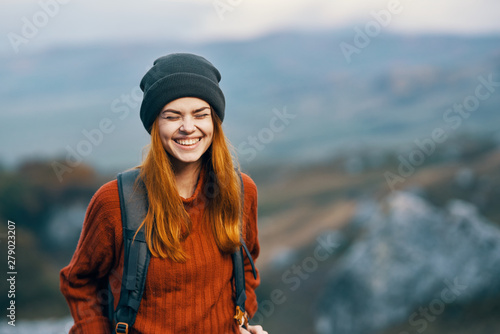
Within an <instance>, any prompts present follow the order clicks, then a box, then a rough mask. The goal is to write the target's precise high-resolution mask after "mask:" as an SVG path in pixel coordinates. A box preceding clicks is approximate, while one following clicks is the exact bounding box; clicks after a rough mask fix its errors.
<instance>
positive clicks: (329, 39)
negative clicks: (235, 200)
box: [0, 31, 500, 171]
mask: <svg viewBox="0 0 500 334" xmlns="http://www.w3.org/2000/svg"><path fill="white" fill-rule="evenodd" d="M354 38H355V32H354V31H331V32H323V33H292V32H288V33H280V34H274V35H270V36H266V37H261V38H258V39H253V40H246V41H232V42H220V43H210V44H203V45H182V44H179V43H172V42H158V43H156V44H153V43H143V44H116V45H112V44H111V45H109V44H106V45H86V46H68V47H64V48H62V47H60V48H56V49H50V50H45V51H40V52H38V53H31V54H28V53H26V54H22V53H20V54H19V55H16V56H12V57H6V56H4V58H3V59H2V62H3V64H4V66H3V67H2V68H0V97H1V99H2V111H1V124H2V131H1V132H0V140H1V141H2V143H7V142H8V143H9V144H8V145H2V147H1V148H0V163H3V164H7V165H12V164H14V163H17V162H18V161H19V160H20V159H23V158H26V157H28V156H29V157H32V156H40V157H44V158H47V157H48V158H54V159H55V158H56V157H59V158H63V159H65V158H67V159H69V160H71V159H73V161H81V162H83V163H87V164H92V165H95V166H97V167H98V168H99V169H100V170H113V171H114V170H117V169H123V168H127V167H130V166H132V165H135V164H138V163H139V162H140V160H141V148H142V147H143V146H145V145H146V144H147V143H148V141H149V136H148V135H147V133H146V132H145V131H144V130H143V129H142V126H141V123H140V121H139V117H138V110H139V103H140V100H141V93H140V91H139V90H138V83H139V81H140V79H141V77H142V75H143V74H144V73H145V71H146V70H147V69H148V68H149V67H150V66H151V65H152V62H153V60H154V59H155V58H157V57H159V56H161V55H164V54H166V53H170V52H194V53H199V54H201V55H204V56H206V57H207V58H208V59H210V60H211V61H212V62H213V63H214V64H215V65H216V66H217V67H218V68H220V70H221V73H222V82H221V85H222V88H223V90H224V92H225V95H226V99H227V118H226V120H225V123H224V126H225V129H226V132H227V135H228V136H229V138H230V139H231V141H232V143H233V145H234V146H235V147H236V149H237V151H238V154H239V158H240V161H241V163H242V164H244V165H251V164H256V163H263V162H267V163H268V162H280V161H281V162H283V161H287V162H294V163H297V164H301V163H308V162H310V161H313V160H314V161H315V160H320V159H325V158H330V157H332V156H333V155H335V154H336V153H337V152H338V151H339V150H341V149H343V150H346V149H347V150H349V149H351V148H353V147H360V146H366V145H371V146H387V145H390V146H395V145H396V146H397V145H400V144H403V143H406V144H408V143H409V144H410V145H411V143H412V142H413V141H414V140H415V139H419V138H424V137H429V136H431V135H432V132H433V131H434V129H436V128H444V129H445V130H446V131H447V133H449V134H451V133H454V132H459V131H464V130H468V131H481V132H482V131H490V130H494V129H496V128H497V125H496V124H497V121H498V110H497V109H498V108H497V107H498V105H499V103H500V92H499V91H498V90H499V89H498V88H499V87H498V86H492V87H489V88H490V90H491V91H488V90H484V89H482V90H481V92H482V93H483V94H486V93H488V94H489V95H488V98H486V99H484V100H478V105H477V106H474V105H471V108H473V109H474V110H473V112H472V113H471V116H470V117H467V118H464V117H463V116H460V119H458V118H457V117H458V114H456V113H455V114H453V115H451V114H449V115H448V118H450V117H451V116H454V117H455V118H454V120H455V121H453V122H452V121H449V122H446V121H445V120H444V118H445V113H446V112H447V109H449V108H452V107H453V105H454V104H456V103H465V102H469V103H474V101H475V100H470V101H468V100H467V98H468V97H470V96H472V97H473V96H474V95H475V93H476V88H477V87H478V85H480V84H481V82H482V81H481V79H479V77H481V78H483V79H482V80H488V78H489V77H490V78H491V80H492V81H493V82H498V81H500V76H499V73H500V37H499V36H484V37H452V36H433V35H425V36H402V35H389V34H384V33H382V34H381V35H379V36H375V37H373V38H371V40H370V43H369V44H368V45H367V46H366V47H363V48H358V51H359V52H358V53H354V54H352V55H351V57H350V58H351V59H350V60H351V61H350V63H349V62H348V61H347V59H346V57H345V56H344V54H343V52H342V50H341V48H340V45H341V43H343V42H344V43H349V44H352V45H356V44H355V42H354ZM287 115H288V116H287ZM103 119H108V120H109V121H105V122H108V123H109V122H110V123H109V124H110V125H108V126H109V129H107V130H108V133H104V132H103V131H100V130H99V127H100V124H101V122H102V121H103ZM459 121H460V124H459V125H458V126H457V124H458V122H459ZM452 126H456V127H452ZM93 130H96V131H100V132H101V134H102V136H100V135H99V134H98V133H97V132H96V131H93ZM69 152H72V153H69ZM75 152H76V153H75Z"/></svg>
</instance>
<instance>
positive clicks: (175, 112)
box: [162, 107, 210, 115]
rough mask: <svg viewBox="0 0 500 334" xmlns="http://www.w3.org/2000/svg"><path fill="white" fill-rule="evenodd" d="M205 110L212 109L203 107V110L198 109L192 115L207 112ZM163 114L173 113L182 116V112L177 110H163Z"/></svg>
mask: <svg viewBox="0 0 500 334" xmlns="http://www.w3.org/2000/svg"><path fill="white" fill-rule="evenodd" d="M205 109H210V107H201V108H198V109H195V110H193V111H192V113H193V114H196V113H198V112H200V111H203V110H205ZM162 112H171V113H174V114H178V115H180V114H181V112H180V111H178V110H175V109H165V110H163V111H162Z"/></svg>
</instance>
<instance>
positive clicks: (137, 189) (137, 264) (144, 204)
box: [114, 169, 151, 333]
mask: <svg viewBox="0 0 500 334" xmlns="http://www.w3.org/2000/svg"><path fill="white" fill-rule="evenodd" d="M139 172H140V170H139V169H133V170H130V171H126V172H123V173H120V174H118V177H117V181H118V193H119V196H120V209H121V214H122V226H123V250H124V264H123V276H122V287H121V291H120V300H119V302H118V306H117V308H116V310H115V312H114V321H115V323H116V328H115V331H116V333H128V330H129V328H131V327H132V326H133V324H134V322H135V318H136V315H137V312H138V310H139V305H140V303H141V299H142V294H143V292H144V286H145V284H146V274H147V271H148V265H149V260H150V258H151V254H150V252H149V249H148V246H147V244H146V237H145V234H144V229H141V230H140V231H139V232H137V234H136V231H137V229H138V228H139V226H140V224H141V223H142V221H143V220H144V218H145V217H146V214H147V212H148V201H147V195H146V187H145V186H144V183H143V182H142V181H141V180H140V179H139V178H138V177H139ZM136 181H137V182H136ZM134 236H135V238H134Z"/></svg>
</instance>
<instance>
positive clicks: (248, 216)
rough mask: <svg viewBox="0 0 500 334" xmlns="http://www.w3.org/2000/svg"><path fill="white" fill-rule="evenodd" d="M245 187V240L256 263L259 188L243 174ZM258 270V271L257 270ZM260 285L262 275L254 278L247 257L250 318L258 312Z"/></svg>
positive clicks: (248, 309) (247, 290) (246, 279)
mask: <svg viewBox="0 0 500 334" xmlns="http://www.w3.org/2000/svg"><path fill="white" fill-rule="evenodd" d="M242 178H243V185H244V189H245V207H244V213H245V214H244V223H245V224H244V236H245V237H244V238H245V243H246V245H247V247H248V250H249V251H250V255H251V256H252V259H253V261H254V262H256V260H257V257H258V256H259V252H260V245H259V239H258V228H257V186H256V185H255V183H254V182H253V180H252V179H251V178H250V177H249V176H248V175H246V174H243V173H242ZM256 270H257V269H256ZM259 284H260V274H259V271H258V270H257V278H254V276H253V273H252V265H251V264H250V261H249V260H248V258H247V257H245V288H246V294H247V301H246V303H245V308H246V311H247V312H248V314H249V315H250V318H252V317H253V316H254V314H255V312H257V308H258V304H257V296H256V294H255V289H256V288H257V287H258V286H259Z"/></svg>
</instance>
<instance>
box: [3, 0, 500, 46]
mask: <svg viewBox="0 0 500 334" xmlns="http://www.w3.org/2000/svg"><path fill="white" fill-rule="evenodd" d="M381 12H385V13H390V17H387V16H385V18H386V19H387V21H386V22H387V26H386V27H384V29H387V30H388V31H392V32H396V33H447V34H491V33H494V34H498V33H500V20H498V13H500V1H498V0H460V1H457V0H418V1H417V0H369V1H368V0H365V1H361V0H343V1H339V0H313V1H311V0H286V1H284V0H272V1H269V0H198V1H195V0H179V1H167V0H141V1H138V0H121V1H102V0H85V1H78V0H37V1H33V0H30V1H27V0H23V1H20V0H2V2H1V4H0V34H1V35H2V38H1V39H0V54H4V55H5V54H7V55H15V54H18V53H19V52H33V51H36V50H39V49H41V48H42V49H43V48H50V47H53V46H56V45H61V44H63V45H68V44H79V45H81V44H86V43H88V44H92V43H109V42H131V41H155V40H180V41H185V42H188V43H199V42H209V41H213V40H224V39H231V40H239V39H248V38H252V37H257V36H261V35H265V34H269V33H273V32H276V31H282V30H325V29H334V28H344V29H354V28H355V27H359V28H361V29H363V28H364V27H365V26H366V24H368V22H370V21H372V20H374V13H381Z"/></svg>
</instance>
